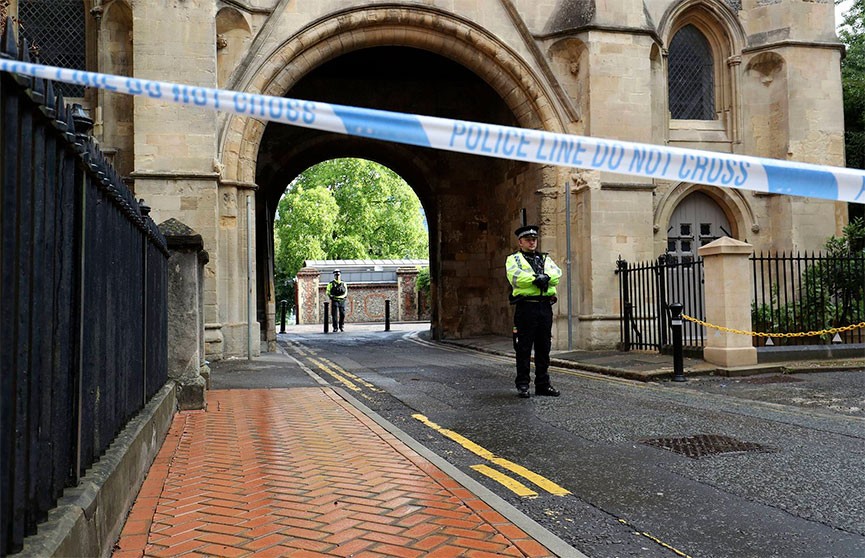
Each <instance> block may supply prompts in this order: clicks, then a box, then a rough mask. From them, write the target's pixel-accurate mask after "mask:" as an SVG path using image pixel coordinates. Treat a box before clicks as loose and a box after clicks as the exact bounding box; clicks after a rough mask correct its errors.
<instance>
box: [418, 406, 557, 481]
mask: <svg viewBox="0 0 865 558" xmlns="http://www.w3.org/2000/svg"><path fill="white" fill-rule="evenodd" d="M412 418H414V419H415V420H417V421H420V422H421V423H423V424H425V425H426V426H428V427H430V428H432V429H433V430H435V431H436V432H438V433H439V434H441V435H442V436H444V437H446V438H450V439H451V440H453V441H454V442H456V443H458V444H459V445H461V446H462V447H464V448H465V449H467V450H469V451H470V452H472V453H473V454H475V455H477V456H478V457H482V458H483V459H486V460H487V461H489V462H491V463H494V464H495V465H498V466H499V467H502V468H503V469H507V470H508V471H511V472H512V473H516V474H517V475H520V476H521V477H523V478H524V479H526V480H528V481H531V482H533V483H534V484H536V485H537V486H539V487H541V488H543V489H544V490H546V491H547V492H549V493H550V494H554V495H556V496H564V495H566V494H570V491H568V490H565V489H564V488H562V487H561V486H559V485H558V484H556V483H554V482H553V481H551V480H549V479H547V478H546V477H543V476H541V475H539V474H537V473H533V472H532V471H530V470H528V469H526V468H525V467H522V466H520V465H517V464H516V463H513V462H511V461H508V460H507V459H504V458H503V457H496V456H495V454H493V452H491V451H490V450H488V449H485V448H483V447H481V446H479V445H478V444H476V443H474V442H472V441H471V440H469V439H468V438H466V437H465V436H463V435H461V434H457V433H456V432H454V431H453V430H448V429H447V428H442V427H441V426H439V425H438V424H436V423H434V422H433V421H431V420H430V419H428V418H427V417H425V416H424V415H421V414H420V413H417V414H414V415H412Z"/></svg>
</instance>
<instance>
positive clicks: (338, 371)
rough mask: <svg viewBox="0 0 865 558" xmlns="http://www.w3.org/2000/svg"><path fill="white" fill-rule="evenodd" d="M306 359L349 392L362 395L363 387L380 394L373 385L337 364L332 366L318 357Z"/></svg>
mask: <svg viewBox="0 0 865 558" xmlns="http://www.w3.org/2000/svg"><path fill="white" fill-rule="evenodd" d="M307 358H309V361H310V362H311V363H313V364H315V365H316V366H317V367H318V368H319V370H321V371H322V372H324V373H326V374H328V375H330V376H331V377H332V378H334V379H335V380H337V381H338V382H340V383H341V384H342V385H344V386H345V387H347V388H348V389H350V390H351V391H354V392H358V393H361V394H363V390H362V389H361V387H360V386H363V387H365V388H366V389H368V390H370V391H375V392H381V391H382V390H380V389H379V388H377V387H375V385H373V384H371V383H369V382H367V381H366V380H364V379H363V378H361V377H360V376H357V375H355V374H352V373H351V372H349V371H348V370H346V369H344V368H342V367H340V366H339V365H337V364H334V363H333V362H332V361H330V360H328V359H326V358H321V357H319V358H312V357H307ZM358 384H360V385H358Z"/></svg>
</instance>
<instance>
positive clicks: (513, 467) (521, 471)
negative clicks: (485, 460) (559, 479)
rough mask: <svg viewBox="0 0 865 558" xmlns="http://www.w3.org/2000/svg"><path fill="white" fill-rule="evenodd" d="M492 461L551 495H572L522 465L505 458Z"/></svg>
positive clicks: (496, 458)
mask: <svg viewBox="0 0 865 558" xmlns="http://www.w3.org/2000/svg"><path fill="white" fill-rule="evenodd" d="M490 461H492V462H493V463H495V464H496V465H498V466H499V467H501V468H502V469H507V470H508V471H510V472H512V473H516V474H518V475H519V476H521V477H523V478H524V479H528V480H530V481H532V482H533V483H535V484H536V485H538V486H540V487H541V488H543V489H544V490H546V491H547V492H549V493H550V494H553V495H554V496H564V495H566V494H570V492H569V491H567V490H565V489H564V488H562V487H561V486H559V485H557V484H556V483H554V482H553V481H551V480H549V479H547V478H546V477H542V476H541V475H539V474H537V473H534V472H532V471H529V470H528V469H526V468H525V467H523V466H522V465H517V464H516V463H514V462H512V461H508V460H507V459H505V458H504V457H495V458H493V459H491V460H490Z"/></svg>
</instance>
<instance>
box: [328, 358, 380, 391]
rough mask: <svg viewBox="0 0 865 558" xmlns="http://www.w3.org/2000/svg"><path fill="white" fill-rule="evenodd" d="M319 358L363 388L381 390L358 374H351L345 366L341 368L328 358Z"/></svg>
mask: <svg viewBox="0 0 865 558" xmlns="http://www.w3.org/2000/svg"><path fill="white" fill-rule="evenodd" d="M321 360H322V362H326V363H327V364H329V365H330V366H332V367H333V368H334V369H336V370H337V371H338V372H339V373H340V374H343V375H344V376H346V377H348V378H351V379H352V380H354V381H355V382H357V383H359V384H361V385H362V386H364V387H365V388H367V389H370V390H372V391H377V392H381V391H382V390H380V389H379V388H377V387H375V385H373V384H371V383H369V382H367V381H366V380H364V379H363V378H361V377H360V376H357V375H355V374H352V373H351V372H349V371H348V370H346V369H345V368H342V367H341V366H339V365H338V364H335V363H333V362H332V361H330V360H328V359H326V358H322V359H321Z"/></svg>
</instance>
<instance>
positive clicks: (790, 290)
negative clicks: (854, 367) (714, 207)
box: [616, 252, 865, 352]
mask: <svg viewBox="0 0 865 558" xmlns="http://www.w3.org/2000/svg"><path fill="white" fill-rule="evenodd" d="M750 261H751V265H752V284H751V285H744V284H743V285H742V294H743V295H744V296H748V294H747V293H748V291H749V290H750V291H751V292H750V296H751V301H752V303H751V326H752V328H751V330H752V331H755V332H760V333H768V334H772V333H777V334H802V335H793V336H788V335H784V336H781V335H776V336H771V337H769V338H770V339H772V344H774V345H822V344H827V343H843V344H849V343H865V328H853V329H849V330H846V331H840V332H834V331H830V332H826V333H821V334H819V335H806V334H807V333H808V332H821V331H826V330H832V329H833V328H844V327H846V326H852V325H855V324H860V323H862V322H865V253H861V252H860V253H858V254H852V255H826V254H821V253H817V252H814V253H810V254H809V253H806V254H799V253H797V254H795V255H794V254H786V253H781V254H763V253H761V254H755V255H753V256H751V258H750ZM616 274H617V275H618V276H619V297H620V305H621V308H620V312H621V316H622V319H621V322H620V340H621V341H620V348H621V349H622V350H625V351H628V350H632V349H637V350H639V349H642V350H659V351H660V350H665V349H666V348H668V345H669V344H670V339H669V315H668V309H669V304H670V303H672V302H680V303H681V304H683V306H684V313H685V314H687V315H689V316H691V317H694V318H697V319H699V320H705V317H704V292H703V284H704V282H703V261H702V259H699V258H698V259H697V260H695V261H693V262H676V261H673V260H671V259H670V258H668V257H667V256H666V255H662V256H660V257H659V258H658V260H657V261H653V262H643V263H637V264H631V263H628V262H626V261H624V260H621V259H620V260H619V261H618V262H617V266H616ZM715 325H721V326H724V325H726V324H715ZM705 334H706V332H705V328H704V327H702V326H700V325H699V324H695V323H693V322H691V321H685V322H684V329H683V337H684V339H683V346H684V347H685V348H686V350H687V349H689V350H691V352H698V351H699V350H701V349H702V347H703V346H704V338H705ZM836 334H837V336H836ZM766 342H767V337H763V336H753V343H754V345H758V346H762V345H765V344H766Z"/></svg>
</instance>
